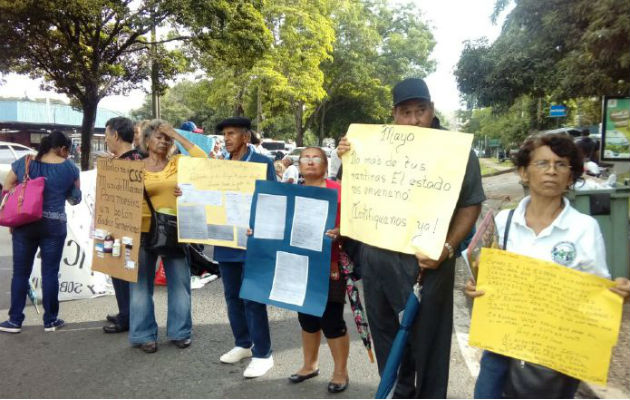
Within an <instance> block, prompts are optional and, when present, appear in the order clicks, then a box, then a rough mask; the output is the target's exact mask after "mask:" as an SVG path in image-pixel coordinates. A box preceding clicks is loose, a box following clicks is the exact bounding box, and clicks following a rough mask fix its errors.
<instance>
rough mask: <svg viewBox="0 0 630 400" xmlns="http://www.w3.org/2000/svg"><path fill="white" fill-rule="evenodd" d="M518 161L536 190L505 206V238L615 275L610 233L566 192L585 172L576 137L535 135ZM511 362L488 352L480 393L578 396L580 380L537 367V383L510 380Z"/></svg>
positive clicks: (629, 285) (626, 288)
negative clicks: (611, 264)
mask: <svg viewBox="0 0 630 400" xmlns="http://www.w3.org/2000/svg"><path fill="white" fill-rule="evenodd" d="M514 161H515V165H516V166H517V167H518V173H519V175H520V176H521V180H522V182H523V184H524V185H527V186H528V187H529V190H530V195H529V196H527V197H525V198H524V199H523V200H522V201H521V202H520V203H519V205H518V206H517V207H516V209H514V210H512V211H510V210H504V211H502V212H500V213H499V214H498V215H497V216H496V218H495V222H496V229H497V232H498V234H499V243H500V244H502V245H503V244H505V249H506V250H509V251H511V252H514V253H519V254H523V255H527V256H529V257H536V258H539V259H541V260H546V261H553V262H555V263H557V264H561V265H564V266H566V267H569V268H573V269H576V270H579V271H583V272H587V273H591V274H595V275H598V276H601V277H603V278H610V273H609V272H608V267H607V265H606V250H605V247H604V238H603V237H602V234H601V231H600V229H599V225H598V224H597V221H596V220H595V219H594V218H593V217H591V216H588V215H585V214H582V213H580V212H579V211H577V210H576V209H574V208H573V207H571V205H570V204H569V201H568V200H567V199H566V198H565V197H564V193H566V192H567V191H568V189H569V188H570V187H571V186H572V185H573V184H574V183H575V181H576V180H577V179H578V178H579V177H580V176H581V174H582V171H583V161H582V157H581V155H580V153H579V152H578V149H577V147H576V146H575V143H574V142H573V139H572V138H571V137H570V136H567V135H564V134H542V135H540V134H539V135H534V136H530V137H529V138H527V139H526V140H525V142H524V143H523V145H522V146H521V148H520V150H519V152H518V154H517V155H516V157H515V160H514ZM506 228H507V229H506ZM506 233H507V240H505V237H504V236H505V235H506ZM615 282H616V283H617V285H616V287H614V288H611V289H610V290H612V291H613V292H615V293H617V294H619V295H620V296H622V297H623V298H624V299H626V300H628V296H629V295H630V281H628V279H626V278H617V279H616V280H615ZM465 292H466V294H467V295H468V296H470V297H478V296H481V295H483V294H484V292H483V291H477V290H476V287H475V284H474V283H473V281H472V280H469V281H468V282H467V284H466V289H465ZM510 365H514V363H512V362H511V360H510V358H509V357H505V356H502V355H499V354H495V353H492V352H489V351H484V354H483V357H482V359H481V369H480V372H479V377H478V378H477V383H476V384H475V398H501V397H503V396H508V397H530V398H532V397H533V398H536V397H538V398H543V397H545V398H548V397H558V398H573V397H574V395H575V392H576V390H577V387H578V384H579V381H578V380H577V379H574V378H571V377H568V376H566V375H563V374H561V373H560V372H557V371H552V370H549V369H545V368H544V367H540V366H534V368H536V370H537V371H538V372H540V375H538V376H537V377H536V379H535V380H534V382H532V383H533V384H531V385H525V386H526V387H523V386H522V385H521V386H519V385H518V384H515V383H514V381H513V380H510V379H508V375H509V372H510ZM528 383H529V382H528Z"/></svg>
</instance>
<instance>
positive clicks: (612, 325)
mask: <svg viewBox="0 0 630 400" xmlns="http://www.w3.org/2000/svg"><path fill="white" fill-rule="evenodd" d="M614 285H615V283H614V282H612V281H609V280H608V279H604V278H601V277H598V276H596V275H592V274H587V273H585V272H581V271H576V270H573V269H570V268H567V267H564V266H561V265H558V264H555V263H552V262H549V261H542V260H538V259H536V258H531V257H527V256H523V255H519V254H515V253H510V252H508V251H503V250H498V249H488V248H483V249H481V258H480V263H479V279H478V284H477V289H478V290H483V291H485V294H484V295H483V296H481V297H478V298H476V299H475V303H474V306H473V313H472V320H471V323H470V336H469V343H470V345H471V346H476V347H481V348H484V349H487V350H490V351H493V352H495V353H499V354H503V355H506V356H509V357H514V358H517V359H520V360H525V361H529V362H533V363H536V364H540V365H544V366H545V367H548V368H551V369H554V370H556V371H560V372H562V373H563V374H566V375H569V376H572V377H574V378H577V379H580V380H584V381H589V382H594V383H597V384H600V385H605V384H606V378H607V376H608V367H609V364H610V356H611V352H612V348H613V346H614V345H615V343H617V337H618V335H619V326H620V324H621V311H622V299H621V297H620V296H618V295H616V294H615V293H612V292H611V291H610V290H608V289H609V288H610V287H612V286H614Z"/></svg>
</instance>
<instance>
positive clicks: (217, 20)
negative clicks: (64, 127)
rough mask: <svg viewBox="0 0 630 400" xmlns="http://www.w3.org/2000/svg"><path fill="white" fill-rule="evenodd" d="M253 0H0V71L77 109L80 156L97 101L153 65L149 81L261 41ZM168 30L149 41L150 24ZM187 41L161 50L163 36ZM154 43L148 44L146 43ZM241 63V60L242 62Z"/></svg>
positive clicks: (232, 57) (255, 50)
mask: <svg viewBox="0 0 630 400" xmlns="http://www.w3.org/2000/svg"><path fill="white" fill-rule="evenodd" d="M261 6H262V4H261V1H260V0H252V1H245V0H241V1H227V0H160V1H157V0H139V1H131V0H22V1H18V2H14V1H9V0H0V15H2V19H0V34H1V35H2V37H3V40H4V42H3V43H2V45H0V46H2V47H1V48H2V49H3V50H5V52H4V54H3V59H2V61H0V71H2V72H6V71H14V72H18V73H26V74H30V75H31V76H32V77H42V76H43V77H44V78H45V82H46V88H47V89H53V90H56V91H57V92H59V93H64V94H66V95H67V96H68V97H69V98H70V99H71V102H72V103H73V104H75V105H77V106H78V107H80V108H81V109H82V110H83V114H84V117H83V124H82V144H81V147H82V160H81V165H82V167H83V168H84V169H87V168H88V167H89V153H90V147H91V146H90V141H91V136H92V132H93V127H94V120H95V117H96V108H97V105H98V103H99V101H100V100H101V99H102V98H103V97H104V96H107V95H110V94H124V93H126V92H127V91H128V90H130V89H132V88H135V87H138V86H140V84H141V83H142V82H143V81H144V80H145V79H147V78H148V77H149V76H150V74H151V64H152V63H153V65H154V66H157V76H154V78H155V80H154V82H156V83H157V84H156V85H155V89H156V90H157V91H158V92H163V91H164V90H165V88H166V86H165V85H164V82H165V81H166V79H169V78H171V77H172V76H174V75H175V74H177V73H179V72H181V71H183V70H185V69H188V67H189V62H188V60H189V59H194V57H191V55H194V54H197V53H199V52H202V53H203V54H204V57H206V59H208V58H211V59H212V60H213V62H219V61H221V62H224V63H227V64H228V65H232V64H235V63H236V64H239V65H244V66H245V67H247V66H248V65H251V63H253V60H255V59H256V57H257V56H259V55H260V54H262V52H263V51H264V49H265V48H266V43H267V42H268V41H267V42H266V41H265V36H264V34H263V33H264V31H265V29H266V28H265V26H264V23H263V20H262V16H261V14H260V12H259V11H258V10H259V9H260V8H261ZM162 25H163V26H169V27H171V28H172V29H173V32H171V33H169V35H168V36H167V37H166V38H165V39H162V40H160V41H159V42H151V38H150V35H149V33H150V31H151V29H152V28H153V27H154V26H162ZM175 41H180V42H181V41H189V42H190V43H191V44H192V46H191V47H188V48H182V47H180V48H177V49H175V50H168V49H167V47H166V46H164V45H163V43H166V42H175ZM153 44H154V45H155V46H152V45H153ZM248 63H249V64H248Z"/></svg>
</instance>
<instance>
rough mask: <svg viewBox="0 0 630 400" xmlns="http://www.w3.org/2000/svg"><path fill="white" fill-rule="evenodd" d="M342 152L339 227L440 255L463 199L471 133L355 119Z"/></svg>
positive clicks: (392, 246)
mask: <svg viewBox="0 0 630 400" xmlns="http://www.w3.org/2000/svg"><path fill="white" fill-rule="evenodd" d="M347 137H348V139H349V141H350V144H351V150H350V151H349V152H347V153H346V154H344V155H343V179H342V187H343V189H342V191H341V195H342V200H341V234H342V235H343V236H349V237H351V238H354V239H357V240H359V241H361V242H364V243H367V244H370V245H372V246H376V247H381V248H384V249H389V250H394V251H399V252H402V253H407V254H414V253H415V252H416V251H418V250H420V251H421V252H423V253H424V254H426V255H427V256H429V257H431V258H434V259H437V258H439V256H440V254H442V250H443V248H444V241H445V240H446V234H447V232H448V227H449V223H450V221H451V217H452V215H453V210H454V209H455V205H456V204H457V199H458V197H459V192H460V189H461V186H462V181H463V178H464V174H465V171H466V164H467V162H468V156H469V154H470V145H471V143H472V139H473V135H470V134H465V133H457V132H449V131H444V130H436V129H427V128H418V127H415V126H407V125H360V124H352V125H350V128H349V129H348V134H347Z"/></svg>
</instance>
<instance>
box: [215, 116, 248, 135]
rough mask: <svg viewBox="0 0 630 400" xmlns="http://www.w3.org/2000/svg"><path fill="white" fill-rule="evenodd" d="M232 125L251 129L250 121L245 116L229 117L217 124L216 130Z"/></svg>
mask: <svg viewBox="0 0 630 400" xmlns="http://www.w3.org/2000/svg"><path fill="white" fill-rule="evenodd" d="M228 126H233V127H237V128H245V129H251V127H252V121H250V120H249V118H245V117H230V118H226V119H224V120H223V121H221V122H219V123H218V124H217V132H221V131H222V130H223V128H226V127H228Z"/></svg>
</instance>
